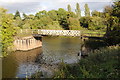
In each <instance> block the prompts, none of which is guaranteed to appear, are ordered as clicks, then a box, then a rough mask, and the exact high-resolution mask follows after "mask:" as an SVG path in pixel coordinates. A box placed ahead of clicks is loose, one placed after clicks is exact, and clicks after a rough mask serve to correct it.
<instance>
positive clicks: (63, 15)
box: [57, 8, 68, 29]
mask: <svg viewBox="0 0 120 80" xmlns="http://www.w3.org/2000/svg"><path fill="white" fill-rule="evenodd" d="M57 15H58V21H59V24H60V25H61V26H62V27H63V28H64V29H68V23H67V11H66V10H64V9H63V8H59V9H58V11H57Z"/></svg>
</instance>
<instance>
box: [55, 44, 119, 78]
mask: <svg viewBox="0 0 120 80" xmlns="http://www.w3.org/2000/svg"><path fill="white" fill-rule="evenodd" d="M119 57H120V47H119V45H117V46H110V47H106V48H101V49H100V50H95V51H93V52H91V54H90V55H89V56H88V57H87V58H82V59H81V60H80V62H79V63H77V64H76V65H65V64H63V67H60V68H61V69H60V70H59V74H56V75H55V77H59V78H120V77H119V61H118V59H119Z"/></svg>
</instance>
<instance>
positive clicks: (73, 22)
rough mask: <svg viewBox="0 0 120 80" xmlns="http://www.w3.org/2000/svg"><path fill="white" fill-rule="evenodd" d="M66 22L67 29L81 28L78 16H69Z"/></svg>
mask: <svg viewBox="0 0 120 80" xmlns="http://www.w3.org/2000/svg"><path fill="white" fill-rule="evenodd" d="M68 23H69V30H80V29H81V27H80V23H79V19H78V18H72V17H70V18H69V19H68Z"/></svg>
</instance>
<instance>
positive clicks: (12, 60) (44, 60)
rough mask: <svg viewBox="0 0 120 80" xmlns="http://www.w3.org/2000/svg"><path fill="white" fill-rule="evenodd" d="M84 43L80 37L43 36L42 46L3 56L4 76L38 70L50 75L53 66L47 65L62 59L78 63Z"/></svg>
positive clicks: (8, 76)
mask: <svg viewBox="0 0 120 80" xmlns="http://www.w3.org/2000/svg"><path fill="white" fill-rule="evenodd" d="M82 43H83V42H82V40H81V39H79V38H78V37H47V36H45V37H43V38H42V47H40V48H36V49H33V50H29V51H16V52H14V53H11V54H10V55H8V56H7V57H5V58H3V60H2V77H3V78H25V77H30V76H31V75H32V74H34V73H35V72H37V71H44V75H46V77H48V76H47V75H49V74H51V73H50V72H51V70H52V69H53V66H52V67H50V68H49V69H48V68H46V65H51V64H57V63H59V62H62V61H63V62H65V63H66V64H72V63H77V62H78V60H79V58H80V57H79V56H78V53H79V52H80V50H81V45H82ZM47 67H48V66H47ZM50 69H51V70H50ZM45 72H46V73H45ZM48 72H49V73H48Z"/></svg>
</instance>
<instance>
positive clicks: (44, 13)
mask: <svg viewBox="0 0 120 80" xmlns="http://www.w3.org/2000/svg"><path fill="white" fill-rule="evenodd" d="M46 14H47V11H45V10H43V11H39V12H38V13H36V14H35V17H36V18H37V19H40V18H41V17H44V16H46Z"/></svg>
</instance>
